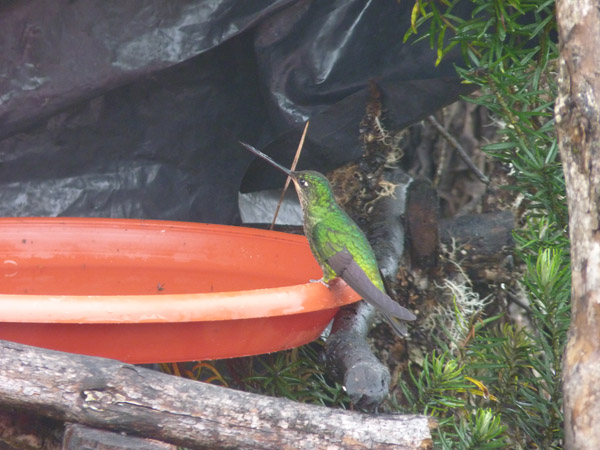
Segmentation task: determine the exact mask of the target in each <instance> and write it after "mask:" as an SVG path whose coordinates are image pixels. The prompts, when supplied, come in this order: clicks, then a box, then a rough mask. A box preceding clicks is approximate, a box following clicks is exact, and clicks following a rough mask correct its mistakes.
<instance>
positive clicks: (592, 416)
mask: <svg viewBox="0 0 600 450" xmlns="http://www.w3.org/2000/svg"><path fill="white" fill-rule="evenodd" d="M557 19H558V31H559V40H560V60H559V77H558V85H559V93H558V98H557V100H556V106H555V113H556V128H557V132H558V143H559V147H560V153H561V158H562V161H563V167H564V172H565V181H566V186H567V197H568V205H569V233H570V238H571V270H572V292H571V294H572V319H571V328H570V330H569V338H568V343H567V349H566V352H565V359H564V377H563V379H564V384H563V393H564V394H563V395H564V412H565V448H568V449H598V448H600V427H598V425H597V418H598V417H600V388H599V386H600V385H599V384H598V380H599V379H600V339H599V338H600V189H599V186H600V76H599V73H598V68H599V67H600V12H599V8H598V2H597V1H592V0H559V1H557Z"/></svg>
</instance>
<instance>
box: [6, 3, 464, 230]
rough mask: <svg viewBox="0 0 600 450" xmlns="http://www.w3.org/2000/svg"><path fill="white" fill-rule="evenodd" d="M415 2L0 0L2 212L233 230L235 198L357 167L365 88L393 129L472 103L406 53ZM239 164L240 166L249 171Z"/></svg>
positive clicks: (447, 66)
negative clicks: (298, 174)
mask: <svg viewBox="0 0 600 450" xmlns="http://www.w3.org/2000/svg"><path fill="white" fill-rule="evenodd" d="M411 8H412V2H396V1H391V0H390V1H384V2H382V1H366V0H348V1H327V2H319V1H292V0H286V1H283V0H281V1H258V0H253V1H236V0H220V1H218V0H214V1H208V0H196V1H191V0H187V1H184V0H180V1H177V2H165V1H162V0H160V1H159V0H156V1H135V2H122V1H116V0H114V1H107V0H78V1H70V0H42V1H38V2H22V1H4V2H0V215H1V216H105V217H129V218H134V217H136V218H152V219H170V220H192V221H203V222H215V223H235V222H236V221H237V220H238V211H237V193H238V191H239V190H240V187H242V182H243V187H242V188H243V189H244V190H255V189H262V188H271V187H275V186H277V185H280V184H281V182H282V178H280V177H279V175H278V174H277V173H276V172H275V171H273V170H272V169H271V168H269V167H268V166H266V165H264V164H262V163H258V162H257V163H254V164H252V165H251V166H250V163H251V161H252V159H253V157H252V155H250V154H248V153H247V152H246V151H245V150H243V149H242V148H241V147H240V146H239V144H238V143H237V141H239V140H243V141H246V142H249V143H251V144H254V145H256V146H258V147H261V148H266V151H267V152H269V153H271V154H272V155H273V156H274V157H275V158H276V159H278V160H280V161H282V162H283V163H289V161H290V160H291V159H292V154H293V153H294V152H295V149H296V146H297V142H298V139H299V135H300V130H301V128H302V126H303V123H304V121H305V120H307V119H310V120H311V125H310V129H309V134H308V137H307V142H306V145H305V150H304V152H303V156H302V159H301V163H300V166H299V167H301V168H308V167H310V168H313V169H317V170H320V171H327V170H329V169H332V168H334V167H337V166H339V165H341V164H344V163H346V162H348V161H350V160H352V159H355V158H356V157H358V156H359V155H360V151H361V148H360V142H359V139H358V136H359V123H360V120H361V118H362V116H363V115H364V111H365V105H366V101H367V92H368V89H367V86H368V83H369V80H373V81H375V82H376V83H377V85H378V86H379V88H380V89H381V91H382V93H383V97H384V106H385V108H386V111H385V112H386V119H387V120H389V122H390V123H391V124H392V125H393V126H395V127H397V128H400V127H403V126H406V125H408V124H410V123H413V122H415V121H417V120H420V119H421V118H423V117H424V116H425V115H427V114H430V113H432V112H433V111H435V110H437V109H439V108H440V107H442V106H443V105H445V104H448V103H450V102H452V101H454V100H456V99H457V97H458V96H459V95H460V94H462V93H466V92H468V90H469V89H470V88H469V87H468V86H464V85H462V84H461V83H460V81H459V80H458V78H457V77H456V75H455V72H454V68H453V63H455V62H457V61H458V60H459V59H458V58H456V57H452V55H450V57H449V58H448V59H446V60H445V61H444V62H443V63H442V64H441V65H440V66H439V67H435V66H434V61H435V55H434V52H433V51H432V50H431V49H430V48H429V43H428V42H427V41H423V42H419V43H418V44H416V45H410V44H403V42H402V39H403V36H404V33H405V32H406V30H407V28H408V26H409V23H410V11H411ZM249 166H250V168H249Z"/></svg>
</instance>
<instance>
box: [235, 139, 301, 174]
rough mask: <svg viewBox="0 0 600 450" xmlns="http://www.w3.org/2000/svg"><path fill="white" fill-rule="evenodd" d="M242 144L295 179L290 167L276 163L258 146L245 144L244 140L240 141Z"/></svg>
mask: <svg viewBox="0 0 600 450" xmlns="http://www.w3.org/2000/svg"><path fill="white" fill-rule="evenodd" d="M240 144H242V145H243V146H244V147H245V148H246V149H247V150H250V151H251V152H252V153H254V154H255V155H258V156H260V157H261V158H262V159H264V160H265V161H267V162H268V163H269V164H271V165H272V166H274V167H277V168H278V169H279V170H281V171H282V172H283V173H285V174H286V175H287V176H288V177H291V178H292V179H294V172H292V171H291V170H290V169H288V168H286V167H283V166H282V165H281V164H279V163H276V162H275V161H273V159H272V158H271V157H270V156H267V155H265V154H264V153H263V152H261V151H260V150H257V149H256V148H254V147H252V146H251V145H249V144H245V143H244V142H240Z"/></svg>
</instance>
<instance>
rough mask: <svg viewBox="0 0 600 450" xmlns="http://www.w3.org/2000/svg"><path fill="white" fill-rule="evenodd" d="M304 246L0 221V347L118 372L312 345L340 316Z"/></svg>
mask: <svg viewBox="0 0 600 450" xmlns="http://www.w3.org/2000/svg"><path fill="white" fill-rule="evenodd" d="M320 276H321V270H320V268H319V266H318V264H317V262H316V261H315V259H314V258H313V256H312V254H311V252H310V249H309V246H308V242H307V241H306V239H305V238H304V237H303V236H295V235H290V234H285V233H279V232H271V231H263V230H257V229H252V228H240V227H232V226H222V225H207V224H197V223H186V222H166V221H145V220H128V219H95V218H4V219H0V280H1V284H0V339H4V340H9V341H15V342H20V343H23V344H29V345H35V346H38V347H44V348H49V349H55V350H61V351H67V352H73V353H82V354H87V355H94V356H103V357H107V358H115V359H119V360H121V361H125V362H129V363H149V362H161V361H163V362H164V361H189V360H199V359H217V358H229V357H235V356H244V355H252V354H259V353H266V352H272V351H277V350H283V349H287V348H291V347H295V346H298V345H302V344H305V343H307V342H310V341H312V340H313V339H315V338H317V337H318V336H319V334H320V333H321V332H322V331H323V329H324V328H325V327H326V326H327V324H328V322H329V321H330V320H331V319H332V318H333V316H334V315H335V313H336V312H337V310H338V308H339V307H340V306H342V305H345V304H348V303H352V302H355V301H357V300H359V297H358V295H357V294H356V293H355V292H354V291H353V290H352V289H351V288H349V287H348V286H347V285H346V284H345V283H343V282H341V281H340V282H337V283H333V285H332V286H331V287H330V288H329V289H328V288H327V287H325V286H324V285H322V284H321V283H310V282H309V280H310V279H315V278H320Z"/></svg>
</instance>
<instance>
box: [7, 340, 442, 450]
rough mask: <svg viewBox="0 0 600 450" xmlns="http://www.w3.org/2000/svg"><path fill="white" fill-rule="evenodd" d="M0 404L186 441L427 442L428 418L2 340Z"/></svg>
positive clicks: (325, 445) (218, 444)
mask: <svg viewBox="0 0 600 450" xmlns="http://www.w3.org/2000/svg"><path fill="white" fill-rule="evenodd" d="M0 405H5V406H14V407H19V408H23V409H29V410H32V409H33V410H35V411H36V412H37V413H39V414H43V415H46V416H49V417H53V418H56V419H59V420H63V421H69V422H78V423H82V424H85V425H88V426H91V427H96V428H103V429H110V430H115V431H123V432H126V433H130V434H132V435H137V436H144V437H147V438H152V439H157V440H160V441H164V442H168V443H172V444H176V445H181V446H184V447H188V448H215V449H216V448H257V449H311V450H313V449H332V450H333V449H353V448H356V449H367V448H368V449H392V448H393V449H414V448H419V449H424V448H432V441H431V435H430V427H432V426H434V423H433V421H432V420H431V419H430V418H428V417H426V416H417V415H369V414H364V413H359V412H352V411H344V410H336V409H331V408H325V407H319V406H313V405H305V404H299V403H295V402H292V401H290V400H285V399H279V398H271V397H264V396H260V395H256V394H249V393H246V392H240V391H235V390H232V389H227V388H222V387H218V386H213V385H210V384H205V383H199V382H196V381H192V380H187V379H184V378H178V377H173V376H170V375H167V374H163V373H160V372H155V371H151V370H148V369H144V368H141V367H136V366H132V365H129V364H124V363H121V362H118V361H114V360H109V359H104V358H93V357H89V356H83V355H73V354H68V353H62V352H56V351H51V350H43V349H39V348H35V347H30V346H26V345H22V344H17V343H13V342H7V341H0Z"/></svg>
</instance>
